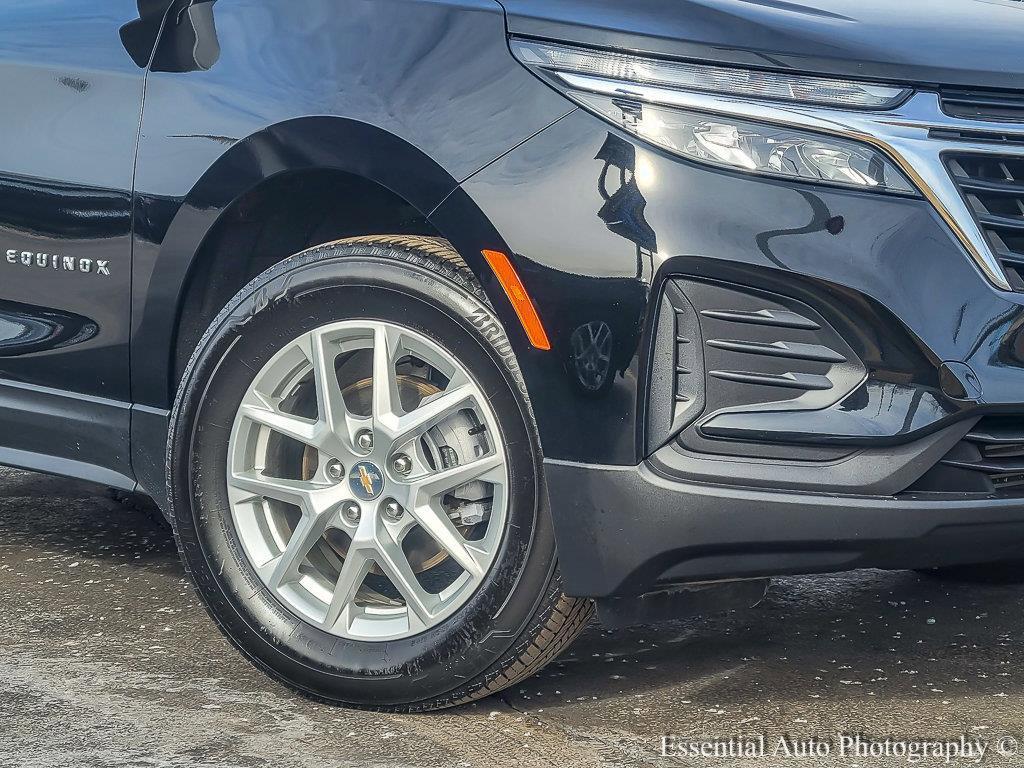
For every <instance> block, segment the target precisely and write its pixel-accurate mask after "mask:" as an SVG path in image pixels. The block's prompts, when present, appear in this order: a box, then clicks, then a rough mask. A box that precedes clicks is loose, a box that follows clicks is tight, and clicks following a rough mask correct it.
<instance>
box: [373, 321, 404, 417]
mask: <svg viewBox="0 0 1024 768" xmlns="http://www.w3.org/2000/svg"><path fill="white" fill-rule="evenodd" d="M400 341H401V339H400V337H399V334H398V332H397V331H396V330H394V329H391V328H389V327H387V326H385V325H378V326H376V327H375V328H374V332H373V418H374V421H375V422H376V424H377V425H378V426H379V427H384V428H388V427H390V426H393V424H394V422H395V421H397V419H398V418H399V416H400V415H401V412H402V402H401V399H400V397H399V394H398V381H397V377H396V376H395V354H396V353H397V350H398V345H399V342H400Z"/></svg>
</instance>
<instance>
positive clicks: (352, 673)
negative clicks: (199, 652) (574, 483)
mask: <svg viewBox="0 0 1024 768" xmlns="http://www.w3.org/2000/svg"><path fill="white" fill-rule="evenodd" d="M355 319H357V320H359V321H360V322H363V321H367V322H369V321H371V320H372V321H373V322H380V323H393V324H397V325H400V326H401V327H402V328H406V329H409V330H410V332H414V333H418V334H421V335H422V336H424V337H428V338H429V339H431V340H434V341H436V342H438V343H439V344H440V345H442V346H443V347H444V348H445V349H446V350H447V351H448V352H450V353H451V354H452V355H453V356H454V357H455V358H456V359H457V362H458V363H459V364H460V365H463V366H464V367H465V369H466V371H468V372H469V373H470V375H471V377H472V378H473V379H474V380H475V381H476V382H478V383H479V385H480V387H481V390H482V391H483V392H486V399H487V401H488V403H489V406H490V408H491V409H492V411H493V414H494V416H495V422H496V424H497V426H498V431H499V432H500V435H501V438H502V439H503V443H504V446H505V461H506V464H507V475H506V478H507V497H506V498H507V504H506V505H505V507H506V509H507V511H506V512H505V514H506V515H507V519H506V520H505V524H504V526H503V531H502V533H501V536H500V545H499V544H496V545H495V551H494V553H493V555H492V556H493V558H494V559H493V562H492V563H491V564H490V566H489V568H488V569H487V570H486V572H485V573H484V574H483V575H482V576H479V578H480V579H481V581H480V584H479V586H478V587H477V588H476V591H475V592H472V594H471V595H470V596H469V597H468V598H466V600H465V602H464V603H463V604H461V605H460V606H459V607H458V608H457V610H454V612H453V613H451V614H450V615H448V616H447V617H446V618H444V620H443V621H441V622H440V623H438V624H436V625H433V626H428V627H427V628H425V629H423V630H422V631H420V632H418V633H415V634H410V635H408V636H402V637H398V636H396V637H394V638H390V637H389V638H385V639H381V640H373V639H371V640H367V639H362V638H359V637H348V636H339V635H338V634H337V633H336V632H335V631H334V630H332V631H327V630H325V629H324V628H323V627H321V626H317V625H316V623H315V622H312V621H310V620H308V619H307V617H306V616H304V615H303V614H302V613H301V612H299V611H297V610H295V609H294V607H293V606H290V605H288V604H286V602H285V601H284V600H282V599H280V594H282V593H277V592H275V591H274V590H272V589H270V588H269V587H268V586H267V583H266V582H265V581H263V580H261V577H260V575H259V573H258V572H257V568H256V566H254V564H253V560H252V558H251V557H250V556H248V555H247V553H246V550H245V547H244V546H243V543H242V536H243V533H242V532H244V531H246V530H248V529H246V528H242V527H240V526H239V525H236V522H235V520H236V518H235V517H234V516H233V513H232V512H231V509H232V506H231V505H232V503H233V502H232V498H233V497H232V496H231V494H230V493H229V489H228V485H229V482H228V466H227V462H228V458H227V456H228V450H227V446H228V444H229V443H230V441H231V437H230V435H231V432H230V429H231V425H232V423H233V421H234V420H235V418H236V412H237V411H238V409H239V406H240V403H241V399H242V397H243V393H244V392H245V391H246V387H247V386H250V383H251V382H252V381H253V377H254V375H255V372H257V371H260V370H261V369H262V368H263V367H264V366H266V365H267V361H268V360H270V359H271V358H272V357H273V356H274V355H275V354H277V353H278V350H279V349H281V348H282V345H283V344H284V343H285V342H287V341H288V340H289V339H292V338H294V337H296V336H298V335H299V334H303V333H306V332H308V331H310V330H311V329H313V328H317V327H322V326H323V324H325V323H331V322H335V321H348V320H355ZM456 350H457V354H456V353H455V351H456ZM392 373H394V367H393V366H392ZM232 466H234V465H232ZM541 467H542V464H541V452H540V447H539V442H538V439H537V434H536V428H535V424H534V421H533V417H532V414H531V410H530V406H529V399H528V397H527V394H526V388H525V385H524V383H523V380H522V376H521V374H520V371H519V367H518V364H517V362H516V360H515V357H514V355H513V353H512V350H511V347H510V345H509V344H508V342H507V340H506V337H505V333H504V330H503V329H502V327H501V325H500V323H499V322H498V320H497V319H496V317H495V316H494V313H493V311H492V309H491V308H490V306H489V304H488V301H487V298H486V296H485V295H484V293H483V292H482V290H481V289H480V287H479V285H478V284H477V283H476V281H475V279H474V277H473V275H472V273H471V272H470V270H469V269H468V267H467V266H466V265H465V263H464V262H463V261H462V260H461V258H460V257H459V256H458V255H457V253H456V252H455V251H454V250H453V249H452V248H451V246H450V245H449V244H448V243H447V242H446V241H443V240H440V239H434V238H424V237H409V236H383V237H370V238H355V239H349V240H342V241H338V242H336V243H331V244H328V245H324V246H319V247H316V248H313V249H311V250H308V251H304V252H302V253H300V254H297V255H295V256H293V257H291V258H289V259H287V260H285V261H284V262H282V263H279V264H277V265H276V266H274V267H272V268H271V269H269V270H267V271H266V272H264V273H263V274H261V275H260V276H258V277H257V278H255V279H254V280H252V281H251V282H250V283H249V284H248V285H246V286H245V287H244V288H243V289H242V290H241V291H240V292H239V293H238V294H237V295H236V296H235V297H234V298H233V299H232V300H231V302H229V304H228V305H227V306H226V307H225V308H224V309H223V310H222V311H221V312H220V314H219V315H218V316H217V317H216V318H215V319H214V321H213V323H212V324H211V325H210V327H209V328H208V330H207V331H206V333H205V335H204V336H203V338H202V340H201V341H200V343H199V345H198V348H197V349H196V350H195V353H194V354H193V356H192V359H191V361H190V362H189V364H188V366H187V368H186V370H185V373H184V375H183V379H182V382H181V385H180V387H179V390H178V393H177V397H176V399H175V404H174V408H173V411H172V414H171V427H170V436H169V440H168V453H167V477H168V498H169V499H170V509H171V522H172V526H173V529H174V535H175V538H176V541H177V544H178V548H179V551H180V553H181V557H182V560H183V562H184V564H185V567H186V570H187V571H188V573H189V574H190V576H191V578H192V580H193V582H194V584H195V588H196V590H197V592H198V594H199V596H200V598H201V600H202V602H203V604H204V606H205V607H206V609H207V611H208V612H209V614H210V616H211V617H212V618H213V620H214V621H215V622H216V624H217V626H218V627H219V628H220V629H221V631H222V632H223V633H224V634H225V635H226V636H227V638H228V639H229V640H230V641H231V642H232V643H233V644H234V645H235V646H236V647H237V648H238V649H239V650H240V651H241V652H242V653H243V654H244V655H245V656H247V657H248V658H249V659H250V660H251V661H252V662H253V663H254V664H255V665H256V666H257V667H259V668H260V669H262V670H263V671H264V672H266V673H267V674H268V675H270V676H271V677H273V678H275V679H277V680H279V681H281V682H283V683H284V684H286V685H288V686H290V687H292V688H294V689H296V690H298V691H300V692H302V693H304V694H306V695H308V696H311V697H313V698H316V699H319V700H322V701H326V702H331V703H339V704H345V705H350V706H354V707H360V708H369V709H377V710H386V711H400V712H416V711H425V710H432V709H439V708H444V707H450V706H454V705H457V704H461V703H464V702H469V701H472V700H474V699H478V698H481V697H483V696H487V695H489V694H492V693H495V692H497V691H500V690H502V689H503V688H505V687H507V686H509V685H512V684H514V683H516V682H517V681H519V680H521V679H523V678H525V677H527V676H529V675H532V674H534V673H535V672H537V671H538V670H539V669H541V668H542V667H543V666H544V665H546V664H547V663H548V662H550V661H551V660H552V659H553V658H555V656H556V655H557V654H558V653H560V652H561V651H562V650H563V649H564V648H566V647H567V646H568V645H569V643H571V642H572V640H574V639H575V638H576V636H577V635H579V633H580V632H581V631H582V630H583V629H584V628H585V626H586V625H587V623H588V621H589V619H590V617H591V615H592V613H593V606H592V603H591V601H589V600H581V599H575V598H570V597H567V596H566V595H565V594H564V593H563V591H562V587H561V581H560V577H559V572H558V567H557V561H556V552H555V542H554V535H553V530H552V524H551V520H550V515H549V512H548V510H547V508H546V493H545V492H544V487H543V475H542V470H541ZM318 471H319V470H318ZM352 472H353V473H355V469H353V470H352ZM382 475H383V472H382ZM381 482H382V483H383V481H381ZM353 488H356V486H355V485H353ZM268 504H269V502H268ZM253 508H255V507H253ZM488 525H489V523H488ZM295 530H296V531H297V530H298V528H296V529H295ZM245 535H248V534H245ZM293 535H295V534H294V533H293ZM289 541H290V539H289ZM496 541H497V540H496ZM354 547H355V545H354V544H351V545H350V550H349V551H353V550H354ZM310 557H311V556H310ZM347 557H348V555H347V554H346V556H345V558H344V559H347ZM282 558H283V555H282ZM344 559H343V561H342V567H343V564H344ZM311 562H312V560H311V559H310V560H309V561H307V562H306V563H305V564H306V565H308V564H309V563H311ZM364 586H365V583H364ZM359 589H363V587H359ZM355 602H356V598H355V597H353V598H352V605H353V606H354V605H355ZM395 603H396V604H400V603H401V599H398V600H396V601H395ZM406 604H407V607H406V611H407V614H408V617H409V618H408V623H409V627H410V628H411V627H412V626H413V613H414V612H413V610H412V607H411V604H409V603H408V601H406ZM353 610H355V609H354V608H353ZM389 610H391V609H389ZM394 610H400V608H396V609H394ZM352 626H355V625H354V624H353V625H352ZM410 631H411V630H410Z"/></svg>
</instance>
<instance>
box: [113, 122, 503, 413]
mask: <svg viewBox="0 0 1024 768" xmlns="http://www.w3.org/2000/svg"><path fill="white" fill-rule="evenodd" d="M458 185H459V181H458V180H457V179H455V178H453V177H452V176H451V175H450V174H449V173H448V172H447V171H445V169H444V168H442V167H441V166H440V165H439V164H438V163H436V162H435V161H434V160H432V159H431V158H430V157H429V156H427V155H426V154H425V153H424V152H422V151H421V150H420V149H418V148H417V147H415V146H413V145H412V144H410V143H409V142H407V141H405V140H403V139H401V138H399V137H398V136H395V135H394V134H391V133H389V132H387V131H385V130H383V129H381V128H378V127H376V126H372V125H369V124H367V123H363V122H359V121H355V120H350V119H346V118H339V117H307V118H297V119H294V120H289V121H286V122H282V123H279V124H276V125H273V126H269V127H267V128H265V129H263V130H261V131H259V132H257V133H255V134H253V135H251V136H248V137H246V138H244V139H240V140H238V141H234V142H233V143H231V144H230V146H229V147H228V148H227V149H226V150H225V151H224V152H223V153H222V154H221V155H220V156H219V157H218V158H217V159H216V160H215V162H214V163H213V164H212V165H211V166H210V167H209V168H208V169H207V171H206V172H205V173H204V174H203V175H202V177H201V178H200V179H199V180H198V181H197V182H196V183H195V184H194V185H193V186H192V187H191V189H190V190H189V192H188V193H187V194H186V195H185V196H184V198H183V199H182V200H181V202H180V204H179V205H178V206H177V207H176V209H175V210H174V211H173V214H172V215H171V216H170V218H169V222H168V223H167V225H166V228H165V230H164V234H163V237H162V238H156V239H158V241H159V244H158V245H156V246H155V247H154V249H153V255H152V256H151V257H150V258H149V263H148V264H145V263H144V264H142V265H138V266H137V267H136V272H135V274H136V292H137V293H136V296H135V297H134V298H135V301H134V306H135V313H136V318H137V321H136V323H135V326H136V332H135V334H134V337H133V341H132V369H133V370H132V382H133V383H132V392H133V400H134V401H135V402H137V403H142V404H145V405H150V406H155V407H158V408H165V407H168V406H169V403H170V401H171V398H172V397H173V393H174V389H175V387H176V385H177V377H178V376H179V375H180V372H181V370H182V369H183V367H184V364H185V363H187V360H188V356H189V355H190V354H191V349H192V348H194V342H195V341H198V339H199V337H200V336H201V334H202V331H203V329H205V327H206V324H208V322H209V321H210V320H212V318H213V317H214V316H215V315H216V312H217V310H219V309H220V307H221V306H223V304H224V303H225V302H226V301H227V300H228V299H230V298H231V296H233V295H234V293H236V292H237V291H238V290H239V289H240V288H242V287H243V286H244V285H245V283H246V282H248V280H249V279H250V278H251V277H253V276H255V275H256V274H259V272H261V271H263V270H264V269H266V268H268V267H269V266H271V265H273V264H274V263H277V262H279V261H281V260H283V259H285V258H287V257H288V256H290V255H292V254H293V253H295V252H297V251H299V250H303V249H304V248H308V247H312V246H313V245H318V244H321V243H324V242H329V241H331V240H336V239H340V238H342V237H354V236H360V235H369V234H417V235H432V236H441V237H444V238H446V239H448V240H450V241H451V242H453V243H454V244H455V247H456V248H457V249H458V250H459V252H460V254H461V255H462V257H463V259H464V260H465V261H466V263H467V265H468V266H469V267H470V269H471V270H472V271H473V273H474V274H475V275H476V276H477V279H478V280H479V281H480V283H481V285H482V286H483V288H484V290H485V292H486V293H487V295H488V297H489V298H490V300H491V302H492V304H494V306H496V307H497V308H498V314H499V316H500V317H501V319H502V320H504V321H505V322H509V321H511V319H512V318H513V317H514V314H512V313H511V307H507V306H505V305H506V304H507V300H506V299H505V297H504V295H503V294H502V293H501V288H500V286H499V285H498V284H497V282H496V281H495V280H494V279H493V275H492V274H491V273H490V271H489V269H488V267H487V266H486V263H485V262H484V259H483V258H482V256H481V255H480V252H479V250H473V249H470V250H466V244H467V243H470V242H473V243H476V242H478V240H479V236H478V235H477V234H476V233H478V232H480V231H484V232H486V231H488V230H489V231H490V232H491V233H494V230H493V228H491V227H490V225H489V223H487V222H486V220H484V219H483V215H482V213H480V212H479V210H478V209H477V210H476V211H475V213H476V215H477V218H476V220H475V221H469V220H467V221H466V228H467V229H470V230H472V231H473V233H474V234H473V235H472V236H469V237H467V236H466V234H465V233H463V232H460V231H455V230H459V229H461V228H462V225H461V224H460V223H456V222H453V221H451V220H450V219H445V220H443V221H440V222H435V220H434V219H433V218H432V217H431V214H432V213H433V212H434V211H435V210H436V209H437V208H438V206H439V205H440V204H441V203H442V202H443V201H444V200H445V199H446V198H447V197H448V196H449V195H450V194H451V193H452V192H453V191H454V190H456V189H457V188H458ZM164 205H166V203H164ZM473 208H475V206H473ZM282 210H283V211H284V213H282ZM470 218H473V217H470ZM483 242H486V243H489V244H490V246H489V247H497V248H501V247H503V246H504V244H503V243H501V242H500V239H499V238H498V237H497V235H496V233H494V234H493V236H490V237H487V238H486V239H485V240H484V241H483ZM460 243H461V245H460ZM204 321H205V322H204ZM513 335H515V334H513ZM190 345H192V346H190Z"/></svg>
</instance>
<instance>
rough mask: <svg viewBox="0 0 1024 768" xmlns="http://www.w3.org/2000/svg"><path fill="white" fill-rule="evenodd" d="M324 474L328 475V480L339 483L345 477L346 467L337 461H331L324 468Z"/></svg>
mask: <svg viewBox="0 0 1024 768" xmlns="http://www.w3.org/2000/svg"><path fill="white" fill-rule="evenodd" d="M324 474H326V475H327V479H329V480H333V481H334V482H338V481H339V480H341V478H343V477H344V476H345V467H344V466H343V465H342V463H341V462H340V461H338V460H337V459H331V460H330V461H328V462H327V466H326V467H324Z"/></svg>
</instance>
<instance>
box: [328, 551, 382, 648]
mask: <svg viewBox="0 0 1024 768" xmlns="http://www.w3.org/2000/svg"><path fill="white" fill-rule="evenodd" d="M372 565H373V562H372V561H371V560H370V559H369V558H367V557H366V555H365V554H364V553H363V550H362V549H361V548H359V547H357V546H356V545H355V543H352V544H351V545H350V546H349V550H348V554H347V555H345V561H344V562H343V563H342V564H341V573H339V574H338V581H337V583H336V584H335V585H334V594H333V595H332V596H331V602H330V605H328V606H327V615H326V616H325V617H324V626H326V627H327V628H328V629H330V628H331V627H333V626H334V625H335V624H337V623H338V620H339V619H340V618H341V617H342V616H343V615H344V614H345V612H346V611H347V610H348V609H349V608H350V607H351V606H352V605H353V604H354V603H355V599H356V593H357V592H358V591H359V587H360V586H361V585H362V583H363V579H365V578H366V574H367V573H369V571H370V566H372Z"/></svg>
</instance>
